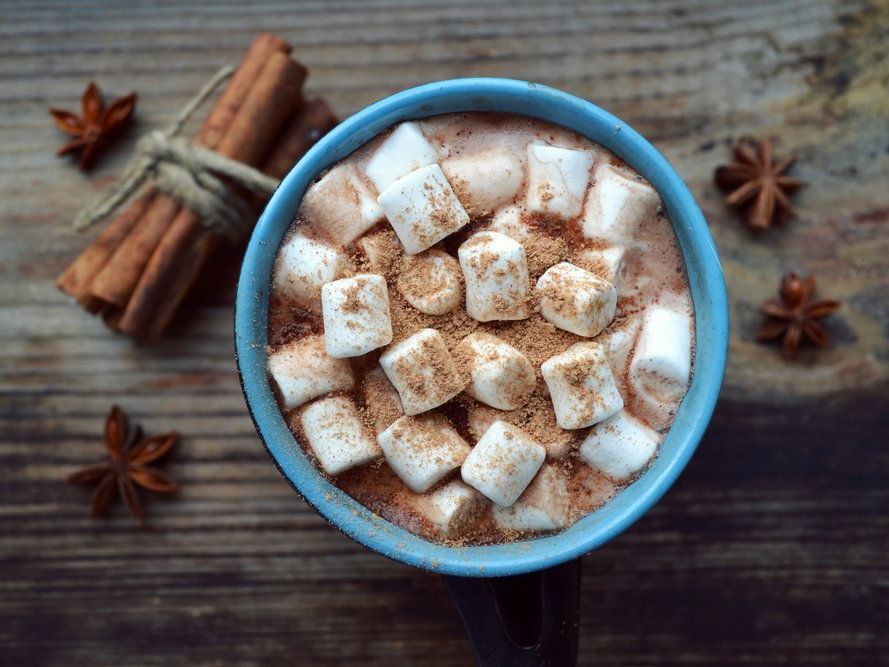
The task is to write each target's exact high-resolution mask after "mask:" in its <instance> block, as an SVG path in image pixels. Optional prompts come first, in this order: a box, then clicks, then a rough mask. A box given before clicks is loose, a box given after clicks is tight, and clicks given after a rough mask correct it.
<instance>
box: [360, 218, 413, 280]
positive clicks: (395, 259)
mask: <svg viewBox="0 0 889 667" xmlns="http://www.w3.org/2000/svg"><path fill="white" fill-rule="evenodd" d="M356 245H357V246H358V249H359V250H360V251H361V253H362V254H363V255H364V257H365V258H366V259H367V265H368V266H369V267H370V269H371V271H373V272H374V273H379V274H380V275H384V276H388V275H390V274H391V273H392V272H393V269H395V268H397V267H398V266H400V265H401V257H402V253H401V243H399V241H398V237H397V236H396V235H395V232H393V231H392V230H391V229H382V230H380V231H378V232H374V233H373V234H368V235H367V236H362V237H361V238H360V239H358V243H357V244H356Z"/></svg>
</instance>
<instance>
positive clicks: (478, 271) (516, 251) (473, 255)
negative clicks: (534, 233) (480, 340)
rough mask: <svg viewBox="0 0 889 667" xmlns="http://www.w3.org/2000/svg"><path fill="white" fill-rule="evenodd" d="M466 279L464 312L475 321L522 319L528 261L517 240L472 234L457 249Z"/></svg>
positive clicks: (526, 310)
mask: <svg viewBox="0 0 889 667" xmlns="http://www.w3.org/2000/svg"><path fill="white" fill-rule="evenodd" d="M457 257H459V259H460V268H462V269H463V277H464V278H465V280H466V313H467V314H468V315H469V316H470V317H471V318H473V319H475V320H478V321H479V322H490V321H491V320H524V319H525V318H527V317H528V316H529V315H530V310H529V308H528V260H527V258H526V256H525V249H524V248H523V247H522V245H521V244H520V243H518V242H517V241H514V240H513V239H511V238H509V237H508V236H505V235H504V234H499V233H497V232H479V233H477V234H473V235H472V236H470V237H469V239H468V240H467V241H466V242H464V243H463V244H462V245H461V246H460V247H459V248H458V249H457Z"/></svg>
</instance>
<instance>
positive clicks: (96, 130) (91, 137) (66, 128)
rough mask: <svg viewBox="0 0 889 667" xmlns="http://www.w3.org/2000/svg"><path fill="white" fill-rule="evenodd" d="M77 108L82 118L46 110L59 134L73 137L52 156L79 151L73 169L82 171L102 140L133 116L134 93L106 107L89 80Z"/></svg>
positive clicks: (90, 162) (87, 166)
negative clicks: (76, 167) (60, 131)
mask: <svg viewBox="0 0 889 667" xmlns="http://www.w3.org/2000/svg"><path fill="white" fill-rule="evenodd" d="M81 106H82V107H83V115H82V116H78V115H77V114H75V113H72V112H71V111H65V110H64V109H50V110H49V113H50V115H51V116H52V117H53V119H54V120H55V122H56V125H57V126H58V128H59V129H60V130H62V132H65V133H67V134H70V135H71V136H73V137H74V139H71V140H70V141H68V142H67V143H66V144H65V145H64V146H62V147H61V148H60V149H59V150H58V152H57V153H56V154H57V155H66V154H67V153H70V152H72V151H78V150H79V151H80V160H79V161H78V163H77V166H78V168H80V169H81V170H86V169H87V168H89V166H90V164H92V161H93V159H94V158H95V156H96V154H97V152H98V150H99V148H100V147H101V146H102V144H103V143H104V142H105V140H106V139H107V138H108V137H109V136H110V135H111V134H112V133H113V132H114V131H115V130H117V129H118V128H119V127H120V126H121V125H123V123H124V122H125V121H126V120H127V119H128V118H129V117H130V116H131V115H132V114H133V110H134V109H135V108H136V93H130V94H129V95H126V96H125V97H120V98H118V99H116V100H114V102H112V103H111V105H110V106H109V107H107V108H106V107H105V103H104V101H103V100H102V92H101V91H100V90H99V86H97V85H96V84H95V83H94V82H92V81H91V82H90V83H89V85H88V86H87V87H86V90H85V91H84V92H83V99H82V101H81Z"/></svg>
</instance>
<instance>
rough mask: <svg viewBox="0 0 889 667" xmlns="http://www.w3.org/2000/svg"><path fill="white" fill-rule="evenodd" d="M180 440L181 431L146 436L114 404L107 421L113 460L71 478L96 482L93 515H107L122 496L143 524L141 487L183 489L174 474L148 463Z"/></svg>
mask: <svg viewBox="0 0 889 667" xmlns="http://www.w3.org/2000/svg"><path fill="white" fill-rule="evenodd" d="M178 439H179V434H178V433H165V434H163V435H154V436H151V437H150V438H143V437H142V433H141V429H140V428H139V427H135V428H132V429H131V428H130V427H129V425H128V421H127V416H126V414H125V413H124V411H123V410H122V409H120V408H119V407H117V406H116V405H115V406H112V408H111V412H110V413H109V414H108V418H107V419H106V420H105V447H106V448H107V449H108V454H109V456H110V458H109V460H108V461H106V462H104V463H100V464H98V465H94V466H90V467H88V468H84V469H83V470H81V471H79V472H76V473H74V474H73V475H71V476H70V477H69V478H68V481H69V482H72V483H73V484H95V485H96V490H95V491H94V492H93V499H92V505H91V507H90V514H91V515H92V516H94V517H97V516H102V515H104V514H106V513H107V512H108V510H109V509H110V508H111V504H112V503H113V502H114V500H115V499H116V498H117V497H118V496H120V497H121V498H123V501H124V504H125V505H126V506H127V509H128V510H129V511H130V516H132V517H133V519H135V521H136V523H138V524H139V525H140V526H141V525H142V524H143V523H144V520H145V514H144V512H143V509H142V498H141V496H140V494H139V490H138V488H137V486H141V487H142V488H144V489H148V490H149V491H157V492H158V493H173V492H175V491H176V490H177V489H178V488H179V486H178V485H177V484H176V482H175V481H174V480H173V478H172V477H170V476H169V475H167V474H165V473H163V472H161V471H160V470H157V469H156V468H153V467H151V466H149V465H148V464H149V463H153V462H154V461H157V460H158V459H160V458H161V457H162V456H164V455H165V454H166V453H167V452H169V451H170V449H171V448H172V447H173V445H175V444H176V441H177V440H178Z"/></svg>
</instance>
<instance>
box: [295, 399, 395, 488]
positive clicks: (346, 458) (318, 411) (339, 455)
mask: <svg viewBox="0 0 889 667" xmlns="http://www.w3.org/2000/svg"><path fill="white" fill-rule="evenodd" d="M299 419H300V425H301V426H302V432H303V435H304V436H305V438H306V440H307V441H308V444H309V447H310V448H311V449H312V453H313V454H314V455H315V458H317V459H318V462H319V463H320V464H321V467H322V468H323V469H324V472H326V473H327V474H328V475H339V474H340V473H341V472H343V471H345V470H348V469H349V468H354V467H356V466H360V465H364V464H365V463H369V462H371V461H373V460H374V459H375V458H377V457H378V456H379V455H380V454H381V453H382V452H381V450H380V447H379V445H377V443H376V441H375V440H374V439H373V438H372V437H371V436H370V435H369V434H368V433H367V431H366V430H365V428H364V424H363V423H362V422H361V417H359V415H358V411H357V410H356V409H355V406H354V405H353V404H352V401H350V400H349V399H348V398H345V397H343V396H335V397H332V398H322V399H321V400H320V401H315V402H314V403H311V404H309V405H307V406H306V407H305V408H304V409H303V410H302V413H301V414H300V417H299Z"/></svg>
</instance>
